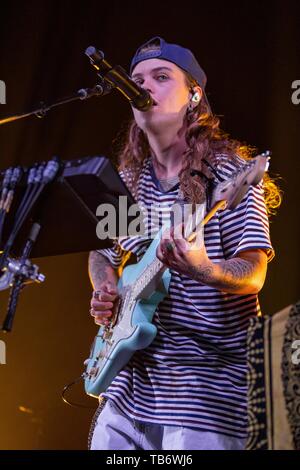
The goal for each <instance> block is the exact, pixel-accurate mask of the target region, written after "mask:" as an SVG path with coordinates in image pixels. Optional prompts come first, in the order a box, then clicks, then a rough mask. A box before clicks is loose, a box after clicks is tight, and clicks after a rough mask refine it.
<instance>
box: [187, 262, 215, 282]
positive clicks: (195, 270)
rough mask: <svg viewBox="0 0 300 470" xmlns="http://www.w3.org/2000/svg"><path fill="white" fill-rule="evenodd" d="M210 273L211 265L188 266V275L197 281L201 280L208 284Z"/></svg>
mask: <svg viewBox="0 0 300 470" xmlns="http://www.w3.org/2000/svg"><path fill="white" fill-rule="evenodd" d="M212 273H213V268H212V267H211V266H205V267H201V266H199V267H196V266H190V268H189V275H190V277H191V278H192V279H195V280H196V281H198V282H202V283H203V284H209V283H210V282H211V280H212Z"/></svg>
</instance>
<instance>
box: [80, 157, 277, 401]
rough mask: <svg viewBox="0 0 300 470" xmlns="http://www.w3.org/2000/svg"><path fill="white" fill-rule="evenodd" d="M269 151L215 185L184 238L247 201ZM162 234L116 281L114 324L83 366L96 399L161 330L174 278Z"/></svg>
mask: <svg viewBox="0 0 300 470" xmlns="http://www.w3.org/2000/svg"><path fill="white" fill-rule="evenodd" d="M269 155H270V152H269V151H267V152H265V153H263V154H260V155H258V156H256V157H255V158H253V159H251V160H249V161H246V162H245V163H244V164H243V166H242V167H241V168H239V169H238V170H237V171H236V172H235V173H234V174H233V175H232V177H231V178H230V179H227V180H225V181H221V182H219V183H217V184H216V185H215V186H214V187H213V190H212V194H211V200H210V207H211V209H210V211H209V212H208V214H207V215H206V216H205V217H204V218H202V220H200V222H198V224H197V226H196V227H195V224H193V223H191V224H190V230H189V233H187V232H186V230H185V238H186V239H187V240H188V241H189V242H192V241H193V240H194V239H195V237H196V235H197V230H199V228H200V227H201V226H204V225H205V224H206V223H207V222H208V221H209V220H210V219H211V217H212V216H213V215H214V214H215V213H216V212H217V211H218V210H223V209H225V208H226V209H230V210H232V209H234V208H235V207H236V206H237V205H238V204H239V203H240V201H241V200H242V199H243V197H244V195H245V194H246V192H247V190H248V188H249V186H250V185H252V186H255V185H257V184H258V183H259V182H260V181H261V179H262V177H263V175H264V172H265V171H266V170H267V169H268V162H269ZM166 228H168V225H166V224H165V225H164V227H163V228H162V229H161V230H160V231H159V233H158V235H157V236H156V238H155V239H154V240H153V241H152V243H151V244H150V246H149V247H148V249H147V251H146V253H145V254H144V256H143V258H142V259H141V260H140V261H139V262H138V263H137V264H135V265H130V266H127V267H125V269H124V271H123V273H122V276H121V277H120V279H119V282H118V292H119V295H118V298H117V300H116V302H115V305H114V309H113V315H112V317H111V321H110V324H109V325H107V326H101V327H100V329H99V331H98V334H97V335H96V337H95V339H94V342H93V344H92V347H91V351H90V357H89V358H88V359H87V360H86V361H85V365H86V369H85V372H84V373H83V374H82V376H83V378H84V382H85V391H86V393H87V394H88V395H91V396H93V397H95V398H98V397H99V395H100V394H101V393H102V392H104V391H105V390H106V389H107V387H108V386H109V385H110V384H111V382H112V381H113V379H114V378H115V377H116V375H117V374H118V373H119V371H120V370H121V369H122V368H123V367H124V366H125V365H126V364H127V363H128V361H129V360H130V358H131V356H132V355H133V354H134V352H135V351H138V350H140V349H144V348H146V347H147V346H149V345H150V344H151V343H152V341H153V340H154V338H155V336H156V333H157V329H156V326H155V325H154V324H153V323H152V319H153V316H154V313H155V311H156V308H157V306H158V304H159V303H160V302H161V301H162V300H163V298H164V297H165V296H166V295H167V293H168V288H169V284H170V279H171V274H170V271H169V269H167V268H166V267H165V266H164V264H163V263H162V262H161V261H160V260H158V258H157V257H156V249H157V246H158V245H159V243H160V240H161V236H162V233H163V232H164V231H165V230H166Z"/></svg>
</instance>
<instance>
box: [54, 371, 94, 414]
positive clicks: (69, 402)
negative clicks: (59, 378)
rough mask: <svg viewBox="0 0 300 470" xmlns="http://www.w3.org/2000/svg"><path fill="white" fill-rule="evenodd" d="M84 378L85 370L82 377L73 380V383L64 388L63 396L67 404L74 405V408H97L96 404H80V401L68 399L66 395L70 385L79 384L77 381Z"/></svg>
mask: <svg viewBox="0 0 300 470" xmlns="http://www.w3.org/2000/svg"><path fill="white" fill-rule="evenodd" d="M84 378H85V372H84V373H83V374H81V376H80V377H78V378H77V379H75V380H73V382H71V383H69V384H67V385H65V386H64V388H63V391H62V392H61V398H62V400H63V401H64V402H65V403H66V404H67V405H69V406H73V407H74V408H87V409H89V410H91V409H95V407H94V406H87V405H82V404H80V403H75V402H72V401H70V400H68V399H67V398H66V396H65V395H66V393H67V391H68V390H69V388H70V387H73V385H75V384H77V383H78V382H80V381H81V380H84ZM97 406H98V405H97Z"/></svg>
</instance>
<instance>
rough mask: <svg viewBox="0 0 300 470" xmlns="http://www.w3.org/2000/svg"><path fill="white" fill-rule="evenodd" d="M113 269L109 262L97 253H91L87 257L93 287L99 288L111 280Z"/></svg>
mask: <svg viewBox="0 0 300 470" xmlns="http://www.w3.org/2000/svg"><path fill="white" fill-rule="evenodd" d="M112 273H113V268H112V266H111V264H110V262H109V261H108V260H107V259H106V258H105V257H104V256H102V255H101V254H100V253H98V252H97V251H91V252H90V255H89V275H90V279H91V282H92V284H93V285H94V286H99V285H101V284H102V283H103V282H105V281H106V280H109V279H111V274H112Z"/></svg>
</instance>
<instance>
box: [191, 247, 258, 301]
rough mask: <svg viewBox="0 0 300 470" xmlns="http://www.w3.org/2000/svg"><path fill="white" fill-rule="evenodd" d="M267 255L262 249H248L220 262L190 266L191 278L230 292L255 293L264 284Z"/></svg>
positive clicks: (208, 261)
mask: <svg viewBox="0 0 300 470" xmlns="http://www.w3.org/2000/svg"><path fill="white" fill-rule="evenodd" d="M266 272H267V255H266V253H265V252H264V251H263V250H259V249H257V250H248V251H243V252H241V253H240V254H238V255H237V256H236V257H235V258H231V259H228V260H226V261H222V262H221V263H212V262H211V261H210V260H207V263H204V264H203V265H200V266H199V265H198V266H195V265H194V266H190V274H191V277H192V278H193V279H196V280H198V281H199V282H202V283H204V284H207V285H210V286H212V287H215V288H216V289H218V290H221V291H223V292H228V293H231V294H257V293H258V292H259V291H260V290H261V288H262V287H263V285H264V281H265V277H266Z"/></svg>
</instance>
